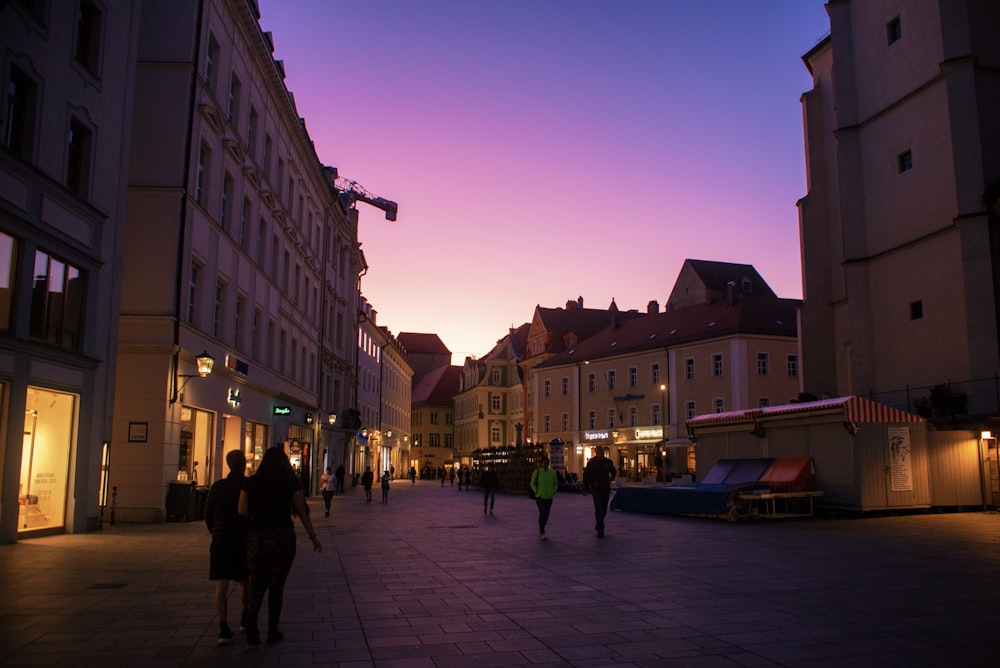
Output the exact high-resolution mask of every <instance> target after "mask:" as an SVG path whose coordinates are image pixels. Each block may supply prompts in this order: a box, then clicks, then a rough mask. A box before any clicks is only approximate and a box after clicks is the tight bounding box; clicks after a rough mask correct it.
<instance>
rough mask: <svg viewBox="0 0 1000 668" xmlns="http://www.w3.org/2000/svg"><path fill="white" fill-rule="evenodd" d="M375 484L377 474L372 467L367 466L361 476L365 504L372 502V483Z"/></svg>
mask: <svg viewBox="0 0 1000 668" xmlns="http://www.w3.org/2000/svg"><path fill="white" fill-rule="evenodd" d="M373 482H375V474H374V473H372V467H370V466H366V467H365V472H364V473H362V474H361V486H362V487H364V488H365V503H369V502H371V500H372V483H373Z"/></svg>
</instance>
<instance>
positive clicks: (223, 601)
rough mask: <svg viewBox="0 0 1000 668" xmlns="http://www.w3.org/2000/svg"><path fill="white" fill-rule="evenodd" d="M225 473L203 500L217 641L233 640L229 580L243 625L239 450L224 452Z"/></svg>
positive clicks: (241, 467)
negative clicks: (237, 586)
mask: <svg viewBox="0 0 1000 668" xmlns="http://www.w3.org/2000/svg"><path fill="white" fill-rule="evenodd" d="M226 464H227V465H228V466H229V475H227V476H226V477H225V478H222V479H221V480H216V481H215V483H213V484H212V487H211V489H209V490H208V499H207V500H206V501H205V524H206V525H207V526H208V530H209V531H211V532H212V546H211V547H210V548H209V563H208V579H209V580H214V581H215V614H216V616H217V617H218V618H219V644H220V645H228V644H229V643H231V642H232V641H233V632H232V630H231V629H230V628H229V618H228V614H229V608H228V600H229V581H230V580H232V581H233V582H239V583H240V628H241V629H243V628H245V627H246V623H247V605H248V595H249V587H248V578H249V571H248V570H247V521H246V519H245V518H243V517H240V514H239V505H240V491H242V489H243V483H244V482H245V481H246V477H245V476H244V472H245V471H246V467H247V458H246V456H245V455H244V454H243V453H242V452H240V451H239V450H231V451H229V452H228V453H226Z"/></svg>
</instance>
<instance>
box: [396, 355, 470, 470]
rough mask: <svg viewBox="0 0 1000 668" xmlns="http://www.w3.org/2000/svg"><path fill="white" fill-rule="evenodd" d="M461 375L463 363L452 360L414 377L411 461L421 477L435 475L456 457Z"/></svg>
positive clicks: (411, 415) (411, 416) (411, 417)
mask: <svg viewBox="0 0 1000 668" xmlns="http://www.w3.org/2000/svg"><path fill="white" fill-rule="evenodd" d="M461 375H462V367H460V366H458V365H454V364H449V365H447V366H439V367H437V368H435V369H431V370H430V371H428V372H427V373H425V374H423V375H422V376H415V377H414V378H413V401H412V408H411V414H410V423H411V427H410V429H411V432H412V436H411V441H412V446H411V448H410V464H411V465H412V466H414V467H416V469H417V471H418V473H419V474H420V477H421V478H433V477H434V476H435V475H437V471H438V469H440V468H442V467H445V468H449V467H451V466H452V463H453V461H454V455H455V395H457V394H458V388H459V382H460V379H461ZM407 469H409V467H407Z"/></svg>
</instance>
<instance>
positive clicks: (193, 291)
mask: <svg viewBox="0 0 1000 668" xmlns="http://www.w3.org/2000/svg"><path fill="white" fill-rule="evenodd" d="M200 279H201V265H200V264H198V263H196V262H192V263H191V279H190V280H189V281H188V305H187V306H188V312H187V321H188V323H189V324H191V325H197V324H198V321H197V316H198V294H199V292H198V281H199V280H200Z"/></svg>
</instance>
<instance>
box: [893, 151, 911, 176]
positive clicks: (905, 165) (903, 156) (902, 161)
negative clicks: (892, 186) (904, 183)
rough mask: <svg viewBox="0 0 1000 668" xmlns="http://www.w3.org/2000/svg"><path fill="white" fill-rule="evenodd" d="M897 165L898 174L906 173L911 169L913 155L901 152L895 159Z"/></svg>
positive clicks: (909, 152) (908, 152)
mask: <svg viewBox="0 0 1000 668" xmlns="http://www.w3.org/2000/svg"><path fill="white" fill-rule="evenodd" d="M896 162H897V163H898V167H899V173H900V174H902V173H903V172H908V171H910V170H911V169H913V153H912V152H911V151H903V152H902V153H900V154H899V156H897V158H896Z"/></svg>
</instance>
